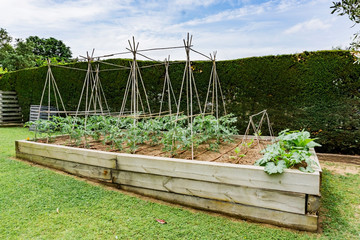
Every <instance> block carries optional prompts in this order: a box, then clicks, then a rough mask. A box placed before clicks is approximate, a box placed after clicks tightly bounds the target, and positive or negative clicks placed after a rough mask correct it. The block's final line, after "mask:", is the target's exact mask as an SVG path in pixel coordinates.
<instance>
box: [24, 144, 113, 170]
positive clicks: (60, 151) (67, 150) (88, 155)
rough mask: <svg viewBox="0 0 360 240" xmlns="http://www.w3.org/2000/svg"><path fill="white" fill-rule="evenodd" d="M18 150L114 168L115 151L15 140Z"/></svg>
mask: <svg viewBox="0 0 360 240" xmlns="http://www.w3.org/2000/svg"><path fill="white" fill-rule="evenodd" d="M17 142H18V148H19V152H22V153H28V154H33V155H38V156H43V157H48V158H54V159H60V160H64V161H69V162H76V163H83V164H87V165H92V166H100V167H105V168H114V169H115V168H116V153H109V152H101V151H96V150H91V149H81V148H73V147H66V146H59V145H53V144H44V143H36V142H30V141H17Z"/></svg>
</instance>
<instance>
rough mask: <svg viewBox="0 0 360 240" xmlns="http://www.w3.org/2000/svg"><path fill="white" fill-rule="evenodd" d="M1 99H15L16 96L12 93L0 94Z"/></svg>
mask: <svg viewBox="0 0 360 240" xmlns="http://www.w3.org/2000/svg"><path fill="white" fill-rule="evenodd" d="M3 99H17V96H13V95H0V101H1V100H3Z"/></svg>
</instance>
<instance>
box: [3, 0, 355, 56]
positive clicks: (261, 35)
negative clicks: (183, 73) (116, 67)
mask: <svg viewBox="0 0 360 240" xmlns="http://www.w3.org/2000/svg"><path fill="white" fill-rule="evenodd" d="M0 2H1V9H6V10H5V11H2V16H1V23H0V24H1V25H0V27H2V28H6V29H7V30H8V32H9V33H10V35H12V36H13V37H16V38H18V37H20V38H26V37H28V36H30V35H37V36H39V37H55V38H57V39H61V40H63V41H64V42H65V43H66V44H67V45H68V46H70V47H71V50H72V51H73V55H74V57H76V56H78V55H85V54H86V51H91V50H92V48H95V49H96V51H95V54H96V55H103V54H109V53H114V52H122V51H125V48H126V47H128V43H127V40H128V39H130V38H131V37H132V36H135V38H136V40H137V41H139V42H140V48H152V47H165V46H179V45H182V44H183V42H182V39H183V38H184V37H186V33H187V32H190V33H192V34H193V35H194V38H193V44H194V47H195V48H196V49H197V50H199V51H201V52H204V53H206V54H208V53H210V52H212V51H214V50H218V58H219V59H234V58H241V57H249V56H255V55H256V56H259V55H268V54H282V53H294V52H298V51H304V50H317V49H331V47H332V46H338V45H342V46H346V45H347V44H348V42H349V41H350V38H351V35H352V33H353V32H354V31H355V30H354V29H351V28H350V27H351V25H352V24H351V22H350V21H349V20H347V19H346V18H345V17H338V16H334V15H331V14H330V8H329V7H330V5H331V3H330V2H329V1H327V0H266V1H263V2H262V3H259V4H255V3H254V1H249V0H204V1H190V0H183V1H180V0H178V1H166V0H158V1H155V0H152V1H145V0H122V1H118V0H103V1H97V0H71V1H70V0H66V1H59V0H56V1H55V0H52V1H50V0H17V1H13V0H0ZM305 31H306V34H303V35H302V34H294V33H299V32H305ZM147 54H148V55H149V56H150V57H152V58H155V59H164V58H165V57H166V56H167V55H168V54H171V58H172V59H184V58H185V54H184V51H183V50H177V51H159V52H151V53H150V52H149V53H147ZM192 57H194V58H198V59H201V58H202V57H201V56H197V55H195V54H194V55H192Z"/></svg>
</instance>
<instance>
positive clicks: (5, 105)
mask: <svg viewBox="0 0 360 240" xmlns="http://www.w3.org/2000/svg"><path fill="white" fill-rule="evenodd" d="M0 107H3V108H4V107H20V106H19V104H2V103H0Z"/></svg>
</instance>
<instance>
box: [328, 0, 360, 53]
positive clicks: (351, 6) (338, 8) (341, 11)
mask: <svg viewBox="0 0 360 240" xmlns="http://www.w3.org/2000/svg"><path fill="white" fill-rule="evenodd" d="M330 8H332V9H333V10H332V12H331V14H334V13H338V15H340V16H344V15H347V16H348V18H349V19H350V20H351V21H352V22H354V26H355V25H356V24H359V23H360V1H359V0H342V1H339V2H333V6H331V7H330ZM350 46H351V47H352V49H353V50H358V49H360V32H356V33H355V34H354V38H353V42H352V43H351V44H350Z"/></svg>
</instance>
